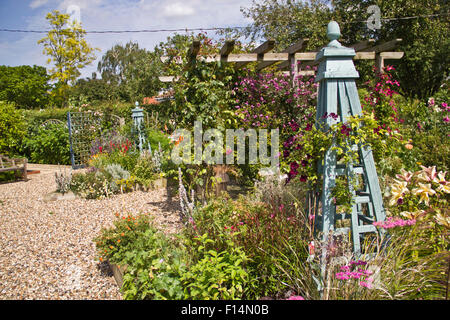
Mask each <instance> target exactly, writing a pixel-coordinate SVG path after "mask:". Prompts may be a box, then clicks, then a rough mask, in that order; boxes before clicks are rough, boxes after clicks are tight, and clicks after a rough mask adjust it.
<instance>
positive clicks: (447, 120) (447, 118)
mask: <svg viewBox="0 0 450 320" xmlns="http://www.w3.org/2000/svg"><path fill="white" fill-rule="evenodd" d="M442 120H443V121H444V122H449V121H450V118H449V117H448V116H446V117H445V118H444V119H442Z"/></svg>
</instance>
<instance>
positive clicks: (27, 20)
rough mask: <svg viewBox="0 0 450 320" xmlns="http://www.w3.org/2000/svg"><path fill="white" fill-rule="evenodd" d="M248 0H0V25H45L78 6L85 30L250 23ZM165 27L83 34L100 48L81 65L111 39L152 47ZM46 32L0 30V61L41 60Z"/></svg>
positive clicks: (87, 70) (88, 69) (43, 27)
mask: <svg viewBox="0 0 450 320" xmlns="http://www.w3.org/2000/svg"><path fill="white" fill-rule="evenodd" d="M250 4H251V0H166V1H162V0H0V29H25V30H48V29H49V28H50V26H49V24H48V22H47V21H46V19H45V15H46V14H47V13H48V12H50V11H51V10H54V9H58V10H60V11H61V12H64V13H66V12H67V10H68V9H69V8H79V12H80V19H81V24H82V27H83V28H84V29H85V30H87V31H89V30H139V29H174V28H200V27H202V28H208V27H224V26H225V27H226V26H244V25H247V24H248V23H249V21H248V20H246V19H245V18H244V17H243V15H242V13H241V12H240V8H241V7H248V6H250ZM169 35H170V33H169V32H161V33H136V34H88V35H87V36H86V40H87V41H88V43H89V44H90V45H91V46H93V47H97V48H100V50H101V51H99V52H97V54H96V55H97V60H96V61H95V62H94V63H92V65H90V66H88V67H86V68H84V69H83V70H82V77H86V76H90V75H91V73H92V72H94V71H96V67H97V62H98V60H99V59H100V58H101V56H102V55H103V54H104V53H105V52H106V50H108V49H110V48H111V47H112V46H113V45H114V44H116V43H122V44H125V43H127V42H128V41H130V40H131V41H135V42H138V43H139V46H140V47H144V48H147V49H149V50H152V49H153V48H154V46H155V45H156V44H158V43H159V42H161V41H164V40H165V39H166V38H167V36H169ZM44 36H45V34H38V33H36V34H35V33H8V32H0V65H9V66H18V65H24V64H28V65H34V64H36V65H42V66H48V65H46V60H47V57H46V56H44V55H43V54H42V49H43V48H42V45H38V44H37V41H38V40H39V39H41V38H43V37H44Z"/></svg>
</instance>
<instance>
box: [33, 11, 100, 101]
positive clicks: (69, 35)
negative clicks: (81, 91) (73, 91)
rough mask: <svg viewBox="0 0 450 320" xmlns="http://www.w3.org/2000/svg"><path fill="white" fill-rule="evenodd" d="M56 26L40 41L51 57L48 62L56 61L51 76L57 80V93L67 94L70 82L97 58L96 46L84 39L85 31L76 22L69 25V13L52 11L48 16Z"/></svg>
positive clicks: (59, 94) (50, 21)
mask: <svg viewBox="0 0 450 320" xmlns="http://www.w3.org/2000/svg"><path fill="white" fill-rule="evenodd" d="M46 19H47V20H48V21H49V23H50V26H51V27H52V28H53V29H52V30H50V31H49V32H48V33H47V36H46V37H44V38H42V39H40V40H39V41H38V44H43V45H44V51H43V53H44V54H45V55H47V56H49V57H50V58H49V59H48V60H47V63H51V62H53V63H54V65H55V66H54V67H53V68H51V69H50V70H49V74H50V79H51V80H57V81H58V85H57V86H56V88H55V91H54V95H55V96H56V97H59V98H61V97H65V94H66V91H67V89H68V84H69V83H74V82H75V80H76V78H77V77H78V76H79V75H80V71H79V70H80V69H81V68H83V67H85V66H87V65H89V64H90V63H92V61H94V60H95V55H94V54H93V52H94V50H95V49H93V48H92V47H91V46H89V44H88V43H87V42H86V40H85V39H84V36H85V34H86V31H85V30H83V29H82V28H81V25H80V24H79V23H77V22H73V24H72V25H70V26H67V23H68V21H69V15H68V14H61V13H60V12H59V11H58V10H53V11H52V12H49V13H48V14H47V16H46Z"/></svg>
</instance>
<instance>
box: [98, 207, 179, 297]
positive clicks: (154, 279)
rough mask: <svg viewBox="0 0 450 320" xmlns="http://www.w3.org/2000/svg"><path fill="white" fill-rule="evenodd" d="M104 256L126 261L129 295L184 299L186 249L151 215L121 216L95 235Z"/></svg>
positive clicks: (125, 281) (126, 293)
mask: <svg viewBox="0 0 450 320" xmlns="http://www.w3.org/2000/svg"><path fill="white" fill-rule="evenodd" d="M94 241H95V242H96V246H97V250H98V253H99V255H100V257H101V258H100V259H104V258H105V259H108V260H109V261H110V262H112V263H115V264H118V265H122V266H124V265H126V273H125V275H124V278H123V285H122V288H121V290H122V292H123V294H124V298H125V299H154V300H166V299H178V300H179V299H183V297H184V293H183V288H182V283H181V280H180V279H181V276H182V275H183V274H184V273H185V271H186V266H185V262H184V261H185V257H184V256H183V251H181V250H180V249H179V248H177V247H176V246H175V244H174V242H172V241H170V240H169V239H168V238H167V237H166V236H164V235H163V234H162V233H160V232H158V230H157V229H156V228H155V227H154V226H153V225H152V223H151V221H150V219H149V216H148V215H139V216H136V217H133V216H131V215H128V216H123V217H119V216H118V219H117V220H116V221H115V222H114V227H113V228H109V229H102V231H101V235H100V236H99V237H98V238H96V239H94Z"/></svg>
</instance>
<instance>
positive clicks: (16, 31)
mask: <svg viewBox="0 0 450 320" xmlns="http://www.w3.org/2000/svg"><path fill="white" fill-rule="evenodd" d="M449 14H450V13H449V12H447V13H438V14H430V15H418V16H410V17H398V18H381V19H380V21H384V22H387V21H395V20H409V19H416V18H431V17H438V16H447V15H449ZM363 22H367V20H361V21H350V22H339V23H340V24H348V23H363ZM248 27H249V26H245V27H242V26H235V27H208V28H174V29H142V30H88V31H85V32H86V34H113V33H116V34H119V33H158V32H183V31H185V32H189V31H218V30H230V29H245V28H248ZM49 31H50V30H24V29H8V28H0V32H12V33H48V32H49Z"/></svg>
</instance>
